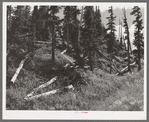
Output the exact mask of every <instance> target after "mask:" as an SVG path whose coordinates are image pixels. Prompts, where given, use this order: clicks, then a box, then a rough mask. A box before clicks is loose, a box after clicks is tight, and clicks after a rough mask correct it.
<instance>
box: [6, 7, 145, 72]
mask: <svg viewBox="0 0 149 122" xmlns="http://www.w3.org/2000/svg"><path fill="white" fill-rule="evenodd" d="M59 11H63V14H64V18H62V19H61V18H60V17H59V16H57V14H58V13H59ZM108 12H109V16H108V17H107V19H108V23H107V28H105V27H104V25H103V24H102V21H101V13H100V8H99V7H98V6H96V7H95V8H94V7H93V6H85V7H82V8H81V10H80V9H79V8H78V7H77V6H34V8H33V11H32V12H31V7H30V6H16V7H12V6H7V44H8V45H9V46H8V48H9V49H7V50H11V45H15V48H16V49H17V48H19V47H21V45H23V46H24V45H26V47H27V50H28V51H31V50H32V48H34V44H33V42H36V41H47V42H51V46H52V53H51V54H52V60H53V61H54V60H55V50H56V49H57V48H56V47H58V46H59V45H60V44H59V42H57V39H58V38H60V39H61V42H62V47H63V48H66V47H67V48H68V50H69V49H71V48H73V49H74V52H75V55H74V59H75V60H76V63H77V64H78V65H80V66H84V65H85V62H86V63H87V64H88V65H89V66H90V70H93V68H94V66H95V64H96V63H97V61H98V60H99V54H98V52H97V50H99V49H102V48H104V46H103V45H104V44H106V47H105V48H106V52H107V53H108V55H109V57H110V73H111V72H112V59H113V56H114V55H115V54H117V52H118V51H119V50H123V48H121V43H120V42H117V41H116V36H115V31H116V30H115V20H116V16H114V13H113V8H112V6H111V7H110V8H109V10H108ZM123 13H124V20H123V21H124V27H125V33H126V40H127V42H128V43H127V56H128V71H130V50H131V49H130V39H129V28H128V24H127V17H126V12H125V9H124V11H123ZM131 15H134V16H136V19H135V20H134V21H133V24H135V27H136V28H135V33H134V37H135V39H134V43H133V44H134V45H135V46H136V47H137V54H136V57H137V63H138V70H140V69H141V64H140V59H141V57H142V55H143V51H142V50H143V46H144V45H143V33H142V30H143V24H142V22H143V20H142V18H141V17H142V14H141V12H140V8H139V7H138V6H135V7H134V8H133V9H132V12H131ZM97 55H98V56H97Z"/></svg>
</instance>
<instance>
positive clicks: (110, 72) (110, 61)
mask: <svg viewBox="0 0 149 122" xmlns="http://www.w3.org/2000/svg"><path fill="white" fill-rule="evenodd" d="M111 73H112V53H110V74H111Z"/></svg>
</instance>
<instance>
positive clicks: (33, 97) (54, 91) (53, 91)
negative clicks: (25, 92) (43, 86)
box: [24, 85, 74, 100]
mask: <svg viewBox="0 0 149 122" xmlns="http://www.w3.org/2000/svg"><path fill="white" fill-rule="evenodd" d="M64 88H65V89H74V87H73V86H72V85H69V86H67V87H64ZM64 88H62V89H64ZM60 90H61V89H55V90H52V91H49V92H45V93H42V94H39V95H35V96H32V97H25V98H24V99H25V100H32V99H36V98H39V97H41V96H44V97H45V96H48V95H51V94H55V93H57V92H58V91H60Z"/></svg>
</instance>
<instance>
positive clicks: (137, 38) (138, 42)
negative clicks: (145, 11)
mask: <svg viewBox="0 0 149 122" xmlns="http://www.w3.org/2000/svg"><path fill="white" fill-rule="evenodd" d="M131 15H134V16H135V17H136V18H135V20H134V21H133V24H134V25H135V32H134V43H133V44H134V45H135V46H136V47H137V63H138V71H139V70H140V69H141V61H140V59H141V51H143V46H144V43H143V39H144V37H143V33H142V30H143V19H142V13H141V9H140V8H139V7H138V6H134V7H133V9H132V12H131Z"/></svg>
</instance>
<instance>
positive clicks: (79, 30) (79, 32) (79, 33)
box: [78, 6, 83, 47]
mask: <svg viewBox="0 0 149 122" xmlns="http://www.w3.org/2000/svg"><path fill="white" fill-rule="evenodd" d="M82 18H83V6H82V10H81V18H80V23H79V27H78V47H80V38H81V24H82Z"/></svg>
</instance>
